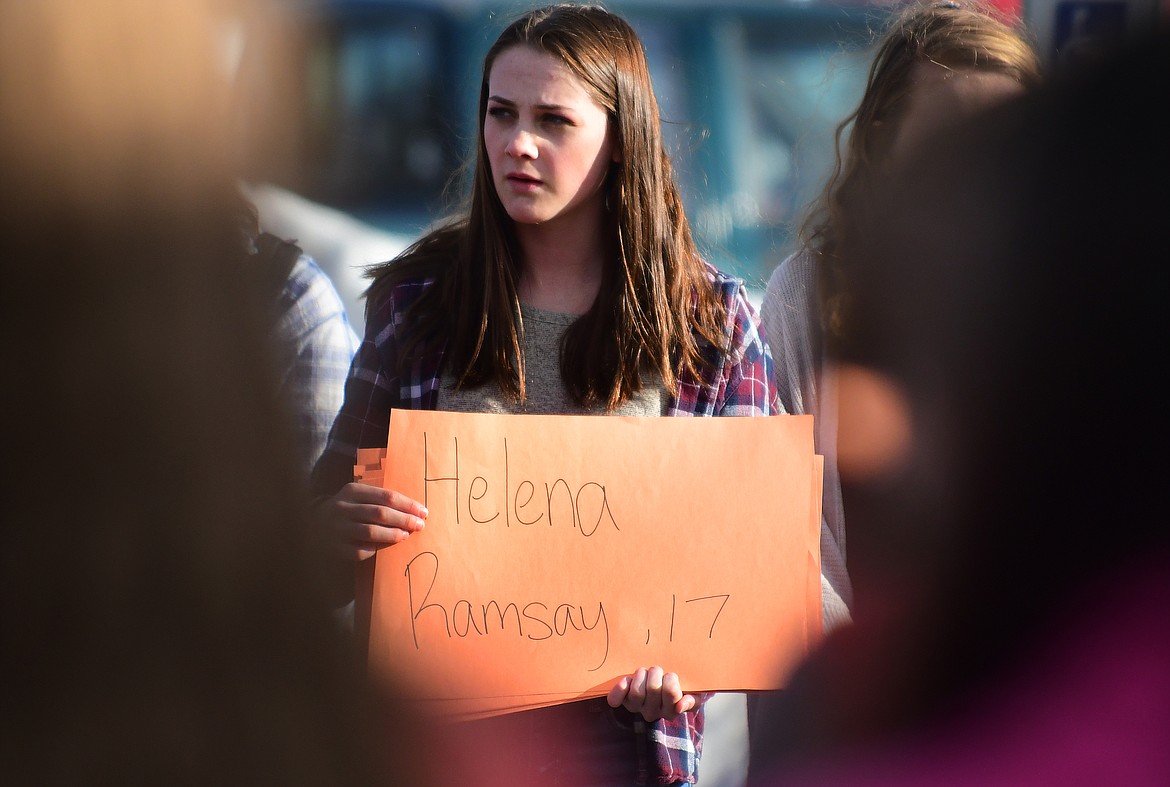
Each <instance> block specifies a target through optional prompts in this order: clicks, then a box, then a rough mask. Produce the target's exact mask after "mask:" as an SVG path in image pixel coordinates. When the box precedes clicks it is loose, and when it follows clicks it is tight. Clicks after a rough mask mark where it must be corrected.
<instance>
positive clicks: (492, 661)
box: [370, 410, 820, 706]
mask: <svg viewBox="0 0 1170 787" xmlns="http://www.w3.org/2000/svg"><path fill="white" fill-rule="evenodd" d="M387 456H388V457H389V458H388V460H387V462H386V470H385V478H384V483H385V485H386V486H387V487H388V488H391V489H397V490H399V491H401V492H403V493H405V494H408V495H410V496H412V497H414V498H416V499H418V500H420V501H422V502H423V503H424V504H425V505H426V506H427V508H428V509H429V511H430V516H429V517H428V519H427V525H426V528H425V529H424V530H423V531H422V532H420V533H418V534H416V535H414V536H412V537H410V538H409V539H408V540H407V541H406V542H404V543H402V544H399V545H396V546H394V547H390V548H387V549H383V550H382V551H381V552H379V554H378V557H377V558H376V559H377V564H376V573H375V577H374V591H373V596H372V606H371V616H370V664H371V668H372V669H374V670H375V671H376V672H379V673H381V674H385V675H388V676H389V677H390V678H391V679H392V680H394V681H395V682H396V685H398V686H400V687H409V688H410V690H412V691H414V692H416V693H418V694H419V695H420V696H423V697H427V698H432V699H452V700H454V699H475V698H508V700H507V701H506V703H502V704H507V703H514V704H515V705H516V706H522V705H525V704H526V703H531V702H536V701H539V699H540V698H547V697H550V696H557V697H563V698H565V699H568V698H574V697H577V696H596V695H598V694H602V693H604V690H605V689H607V688H608V686H609V685H611V684H612V682H613V681H614V680H616V679H617V678H618V677H620V676H622V675H625V674H628V673H630V672H633V671H634V670H635V669H637V668H638V667H640V666H649V665H652V664H660V665H661V666H663V667H664V668H666V669H668V670H672V671H674V672H677V673H678V674H679V676H680V678H681V679H682V681H683V685H684V688H685V689H686V690H688V691H701V690H716V689H728V690H734V689H756V688H771V687H776V686H778V685H780V683H781V681H782V679H783V676H784V674H785V673H786V671H787V670H789V669H790V668H791V667H792V666H793V665H794V664H795V662H796V661H797V660H798V659H799V658H800V657H802V656H803V655H804V654H805V653H806V652H807V649H808V647H809V646H810V645H811V644H813V642H812V640H813V639H815V637H816V635H817V633H818V632H819V625H817V623H818V621H819V617H818V616H819V578H818V577H816V576H812V574H813V573H815V571H816V567H817V565H818V561H817V559H816V551H817V549H818V544H819V516H818V515H817V512H816V511H815V510H814V509H815V508H816V506H815V500H816V499H817V498H819V493H820V489H819V478H818V477H817V475H816V472H815V462H814V458H813V448H812V424H811V418H809V417H807V416H777V417H772V418H717V419H698V418H696V419H688V418H599V417H587V416H510V415H472V414H462V413H437V412H416V411H398V410H396V411H394V412H393V413H392V417H391V429H390V439H389V443H388V446H387ZM810 557H811V558H812V559H810ZM813 587H815V588H817V589H818V590H817V594H818V595H817V596H816V600H815V601H816V603H814V602H813V599H812V596H813V595H814V594H812V593H811V592H810V588H813ZM813 617H818V621H812V620H811V618H813Z"/></svg>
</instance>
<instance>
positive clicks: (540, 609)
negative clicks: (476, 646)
mask: <svg viewBox="0 0 1170 787" xmlns="http://www.w3.org/2000/svg"><path fill="white" fill-rule="evenodd" d="M415 563H418V564H419V565H418V566H415ZM416 572H418V573H419V574H420V576H417V577H416ZM405 573H406V592H407V601H408V606H409V608H410V632H411V634H412V635H413V637H414V647H415V650H420V649H421V648H420V647H419V644H418V627H417V624H418V619H419V618H420V617H421V616H422V615H423V614H424V613H426V614H429V615H441V616H442V621H443V629H444V630H445V631H446V632H447V638H448V639H451V638H453V637H459V638H461V639H464V638H466V637H469V636H472V634H475V635H476V636H480V637H486V636H490V635H491V634H508V633H509V631H510V630H512V631H515V633H516V636H518V637H527V638H528V639H530V640H535V641H539V640H546V639H551V638H552V637H554V636H556V637H562V638H563V637H566V636H569V635H570V634H572V633H576V632H583V631H584V632H591V631H595V630H598V629H600V630H599V631H598V634H599V635H601V636H602V637H603V638H604V639H603V643H604V648H603V651H602V656H601V661H600V662H599V663H598V665H597V666H596V667H593V668H592V669H590V670H588V671H589V672H596V671H597V670H599V669H601V667H602V665H604V664H605V660H606V659H607V658H609V620H608V619H607V618H606V616H605V605H604V604H602V603H601V602H600V601H599V602H597V614H596V615H594V616H593V620H592V622H590V621H588V620H586V615H585V608H584V607H582V606H573V605H572V604H558V605H557V606H556V607H555V608H553V609H552V614H551V615H550V614H549V606H548V605H547V604H544V603H542V602H540V601H530V602H528V603H527V604H525V605H524V606H520V605H519V604H517V603H516V602H514V601H510V602H507V603H505V604H504V605H503V606H501V605H500V602H499V601H496V600H495V599H492V600H491V601H489V602H487V603H486V604H478V605H475V604H472V603H471V602H470V601H468V600H467V599H459V600H458V601H456V602H455V603H454V604H453V605H452V606H451V609H450V610H449V611H448V609H447V608H446V607H445V606H443V605H442V604H435V603H427V600H428V599H429V598H430V597H431V591H432V590H433V589H434V587H435V579H436V578H437V577H438V575H439V557H438V555H436V554H435V553H434V552H419V553H418V554H417V555H415V556H414V557H413V558H411V559H410V562H409V563H407V564H406V572H405ZM428 573H429V575H430V583H429V584H427V585H426V588H427V589H426V592H424V593H418V594H416V582H417V585H418V588H420V589H421V587H422V585H423V584H424V583H426V581H427V574H428ZM416 595H421V600H420V601H419V602H418V606H415V597H416ZM509 620H510V621H511V623H509Z"/></svg>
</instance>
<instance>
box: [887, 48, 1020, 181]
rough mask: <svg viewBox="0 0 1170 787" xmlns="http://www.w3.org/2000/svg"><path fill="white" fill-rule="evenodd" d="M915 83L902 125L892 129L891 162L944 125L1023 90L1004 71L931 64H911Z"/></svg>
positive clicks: (1012, 96)
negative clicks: (957, 68) (1002, 72)
mask: <svg viewBox="0 0 1170 787" xmlns="http://www.w3.org/2000/svg"><path fill="white" fill-rule="evenodd" d="M913 84H914V86H913V87H912V88H911V89H910V95H909V96H907V101H909V104H908V105H907V108H906V113H905V115H904V116H903V118H902V121H901V124H900V125H899V126H898V128H897V130H896V131H895V132H894V138H893V142H892V147H891V150H890V159H891V161H894V162H897V161H900V160H902V159H904V158H906V157H908V156H910V155H911V154H912V153H913V152H914V150H915V149H917V148H918V146H919V145H921V144H922V143H923V142H924V141H925V140H926V139H927V138H928V137H930V136H931V135H933V134H936V133H939V132H940V131H941V130H943V129H944V128H946V127H947V126H950V125H953V124H958V123H961V122H963V121H965V120H967V119H968V118H970V117H971V116H972V115H974V114H976V113H977V112H980V111H982V110H984V109H987V108H989V107H991V106H993V105H995V104H997V103H999V102H1001V101H1005V100H1007V99H1010V98H1014V97H1015V96H1018V95H1021V94H1023V93H1024V87H1023V86H1022V85H1021V84H1020V83H1019V82H1017V81H1016V80H1014V79H1012V78H1011V77H1010V76H1007V75H1006V74H1001V73H998V72H993V71H979V70H976V69H959V70H951V69H948V68H943V67H942V66H938V65H935V64H933V63H918V64H916V65H915V66H914V74H913Z"/></svg>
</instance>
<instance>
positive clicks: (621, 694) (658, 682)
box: [606, 667, 698, 721]
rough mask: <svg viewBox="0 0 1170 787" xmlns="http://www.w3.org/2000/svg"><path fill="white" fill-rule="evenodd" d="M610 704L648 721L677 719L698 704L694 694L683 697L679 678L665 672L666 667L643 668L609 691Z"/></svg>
mask: <svg viewBox="0 0 1170 787" xmlns="http://www.w3.org/2000/svg"><path fill="white" fill-rule="evenodd" d="M606 701H607V702H608V703H609V706H610V707H611V708H617V707H619V706H620V707H624V708H625V709H626V710H628V711H630V712H631V713H641V714H642V718H643V719H645V720H646V721H657V720H658V719H667V720H671V719H677V718H678V717H679V716H680V715H682V714H684V713H686V712H687V711H689V710H691V709H692V708H694V707H695V706H696V705H697V704H698V700H696V699H695V698H694V697H693V696H692V695H690V694H683V692H682V685H681V684H680V683H679V682H678V675H676V674H674V673H673V672H663V670H662V667H650V668H649V669H646V668H645V667H640V668H639V669H638V671H637V672H635V673H634V674H633V675H627V676H625V677H624V678H622V679H621V680H619V681H618V682H617V684H615V685H614V687H613V688H612V689H610V690H609V696H608V697H606Z"/></svg>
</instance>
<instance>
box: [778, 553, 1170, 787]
mask: <svg viewBox="0 0 1170 787" xmlns="http://www.w3.org/2000/svg"><path fill="white" fill-rule="evenodd" d="M1002 686H1003V688H1002V690H1000V691H994V692H989V693H987V694H986V695H985V696H983V697H982V698H981V699H980V700H979V701H978V702H976V703H974V704H972V705H970V706H968V707H967V708H966V709H965V710H964V711H963V712H959V711H960V709H958V708H956V709H954V712H952V713H951V714H949V716H948V718H949V721H948V722H946V723H943V724H939V725H934V726H933V727H932V728H931V729H930V730H927V731H924V732H919V733H918V734H916V735H914V736H906V737H903V738H901V739H899V740H887V741H886V742H885V743H884V744H882V745H874V746H871V747H866V748H857V749H852V750H850V751H848V752H845V751H841V752H834V755H833V756H832V757H831V762H829V761H828V760H829V759H830V758H825V761H823V762H821V763H820V764H817V765H813V766H811V767H804V768H800V769H799V770H795V771H792V772H789V771H784V770H777V771H776V772H775V778H769V779H765V780H763V781H761V782H759V783H760V784H777V785H780V784H783V785H818V787H819V786H821V785H853V784H865V785H899V787H915V786H916V785H923V786H925V785H930V786H931V787H935V785H944V784H945V785H948V787H955V786H956V785H957V786H959V787H962V786H963V785H971V786H972V787H974V785H979V786H980V787H985V786H986V785H1021V786H1022V785H1029V787H1031V786H1032V785H1044V784H1059V785H1062V786H1065V787H1067V786H1068V785H1093V787H1096V786H1097V785H1104V784H1108V785H1111V787H1115V786H1117V785H1133V786H1134V787H1138V786H1142V787H1144V786H1145V785H1170V556H1167V555H1160V556H1159V557H1158V558H1157V559H1155V560H1152V561H1151V560H1147V561H1146V562H1144V563H1143V564H1142V565H1141V566H1139V567H1137V568H1136V570H1135V569H1133V568H1132V567H1131V570H1130V571H1129V572H1127V574H1126V575H1125V577H1123V578H1121V579H1114V581H1113V582H1112V583H1110V586H1109V587H1108V588H1107V589H1106V590H1103V591H1099V592H1098V593H1097V594H1096V596H1095V597H1093V598H1092V599H1091V600H1089V601H1087V602H1082V605H1081V607H1080V608H1079V609H1075V614H1073V615H1069V617H1068V618H1067V622H1066V625H1064V626H1062V627H1060V629H1059V633H1058V634H1057V635H1056V636H1054V637H1053V638H1052V639H1051V640H1050V641H1049V642H1047V643H1046V645H1045V646H1044V648H1043V649H1042V650H1041V651H1040V652H1038V653H1037V654H1036V658H1035V659H1032V660H1030V661H1028V662H1027V663H1023V664H1020V665H1019V666H1018V668H1016V669H1015V670H1014V671H1013V672H1012V673H1011V674H1010V675H1007V676H1005V681H1004V683H1003V684H1002Z"/></svg>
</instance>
